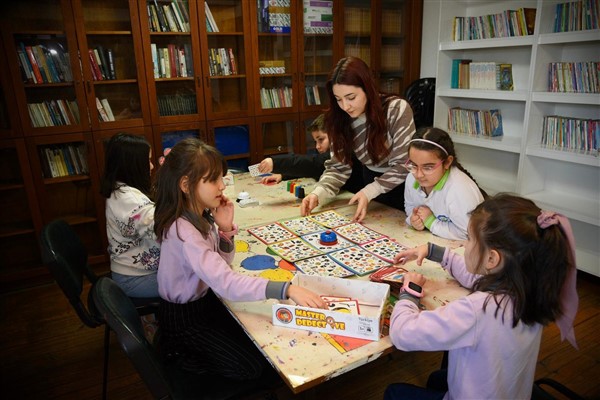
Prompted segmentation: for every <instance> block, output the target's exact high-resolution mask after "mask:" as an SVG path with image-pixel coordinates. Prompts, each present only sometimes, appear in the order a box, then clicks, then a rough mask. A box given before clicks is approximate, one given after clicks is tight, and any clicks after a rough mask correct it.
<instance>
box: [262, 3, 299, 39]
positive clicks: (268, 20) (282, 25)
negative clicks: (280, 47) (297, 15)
mask: <svg viewBox="0 0 600 400" xmlns="http://www.w3.org/2000/svg"><path fill="white" fill-rule="evenodd" d="M290 3H291V2H290V0H257V6H258V31H259V32H270V33H290V31H291V28H292V17H291V7H290Z"/></svg>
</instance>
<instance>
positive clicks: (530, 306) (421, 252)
mask: <svg viewBox="0 0 600 400" xmlns="http://www.w3.org/2000/svg"><path fill="white" fill-rule="evenodd" d="M468 232H469V235H468V236H469V238H468V241H467V243H466V246H465V254H464V257H463V256H460V255H458V254H454V253H452V252H451V251H449V250H448V249H444V248H442V247H438V246H436V245H433V244H428V245H422V246H419V247H416V248H414V249H411V250H407V251H403V252H400V253H399V254H398V255H397V256H396V258H395V261H396V262H399V261H402V262H401V263H402V264H404V263H406V262H407V261H410V260H414V259H416V261H417V265H421V263H422V262H423V259H424V258H428V259H429V260H433V261H436V262H440V263H441V265H442V267H443V268H444V269H446V270H447V271H448V272H449V273H450V274H451V275H452V276H454V278H456V279H457V280H458V281H459V282H460V283H461V285H463V286H465V287H467V288H470V289H471V291H472V292H471V294H470V295H468V296H466V297H464V298H462V299H458V300H455V301H452V302H450V303H449V304H447V305H445V306H443V307H440V308H437V309H435V310H431V311H422V312H420V311H419V298H420V297H421V296H423V293H424V291H426V290H427V287H424V288H423V287H422V286H423V284H424V283H425V278H424V277H423V276H422V275H421V274H418V273H415V272H410V273H407V274H405V276H404V285H403V290H402V291H401V295H400V298H399V301H398V302H397V303H396V306H395V307H394V311H393V312H392V317H391V320H390V337H391V339H392V342H393V343H394V345H395V346H396V347H398V348H399V349H401V350H403V351H412V350H425V351H438V350H449V358H448V369H447V371H438V372H437V373H434V374H432V376H430V381H429V382H428V389H424V388H417V387H415V386H411V385H407V384H392V385H390V386H389V387H388V388H387V389H386V393H385V399H386V400H392V399H442V398H444V399H474V398H477V399H490V398H501V399H529V398H531V390H532V387H533V379H534V373H535V366H536V363H537V357H538V352H539V347H540V340H541V335H542V329H543V327H544V325H547V324H548V323H550V322H552V321H556V322H557V325H558V327H559V328H560V331H561V335H562V338H563V340H564V339H565V338H567V339H568V340H569V342H570V343H571V344H572V345H573V346H575V347H576V343H575V333H574V331H573V321H574V319H575V314H576V313H577V305H578V299H577V292H576V290H575V283H576V264H575V252H574V249H575V243H574V239H573V232H572V230H571V226H570V224H569V221H568V219H567V218H565V217H563V216H562V215H560V214H556V213H553V212H548V211H542V210H540V209H539V208H538V207H537V206H536V205H535V204H534V203H533V202H532V201H530V200H527V199H524V198H521V197H517V196H513V195H508V194H501V195H497V196H496V197H493V198H490V199H488V200H485V201H484V202H483V203H481V204H479V205H478V206H477V207H476V208H475V210H474V211H473V213H472V215H471V220H470V222H469V230H468ZM401 259H404V260H401ZM445 374H447V379H441V383H444V384H445V383H447V385H440V382H435V378H436V377H438V378H439V377H441V376H444V375H445ZM443 386H446V387H443ZM434 387H436V388H437V390H435V389H433V388H434ZM440 389H441V390H440ZM446 391H447V392H446Z"/></svg>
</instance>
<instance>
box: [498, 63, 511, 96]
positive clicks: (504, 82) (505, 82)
mask: <svg viewBox="0 0 600 400" xmlns="http://www.w3.org/2000/svg"><path fill="white" fill-rule="evenodd" d="M497 77H498V79H497V83H498V84H497V88H498V89H500V90H513V89H514V88H513V76H512V64H498V72H497Z"/></svg>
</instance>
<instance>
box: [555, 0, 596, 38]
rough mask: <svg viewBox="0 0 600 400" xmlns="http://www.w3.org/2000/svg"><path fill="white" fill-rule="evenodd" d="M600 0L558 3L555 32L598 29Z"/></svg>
mask: <svg viewBox="0 0 600 400" xmlns="http://www.w3.org/2000/svg"><path fill="white" fill-rule="evenodd" d="M599 19H600V0H580V1H570V2H568V3H558V4H557V5H556V13H555V14H554V32H571V31H581V30H588V29H598V28H599V27H600V26H599V24H598V20H599Z"/></svg>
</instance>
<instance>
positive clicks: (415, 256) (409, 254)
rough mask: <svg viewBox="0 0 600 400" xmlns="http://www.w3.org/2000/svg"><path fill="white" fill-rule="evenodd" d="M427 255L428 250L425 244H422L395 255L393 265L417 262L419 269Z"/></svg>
mask: <svg viewBox="0 0 600 400" xmlns="http://www.w3.org/2000/svg"><path fill="white" fill-rule="evenodd" d="M428 253H429V248H428V247H427V245H426V244H422V245H420V246H417V247H413V248H412V249H409V250H404V251H401V252H400V253H398V254H396V257H394V264H400V265H404V264H406V263H407V262H409V261H412V260H417V265H418V266H419V267H420V266H421V264H423V259H424V258H425V257H427V254H428Z"/></svg>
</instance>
